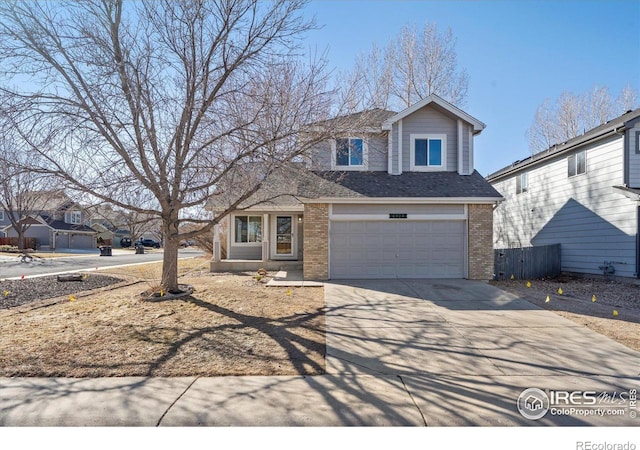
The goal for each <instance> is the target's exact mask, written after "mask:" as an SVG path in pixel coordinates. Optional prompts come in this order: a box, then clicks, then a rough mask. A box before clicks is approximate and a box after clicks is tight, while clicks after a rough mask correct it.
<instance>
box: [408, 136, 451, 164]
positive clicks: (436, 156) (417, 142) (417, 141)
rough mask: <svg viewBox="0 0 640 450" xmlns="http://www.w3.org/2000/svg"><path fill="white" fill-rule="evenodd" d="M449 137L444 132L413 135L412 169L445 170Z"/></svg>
mask: <svg viewBox="0 0 640 450" xmlns="http://www.w3.org/2000/svg"><path fill="white" fill-rule="evenodd" d="M446 148H447V138H446V136H445V135H443V134H412V135H411V149H410V151H411V170H413V171H418V172H420V171H431V170H445V168H446V159H447V152H446Z"/></svg>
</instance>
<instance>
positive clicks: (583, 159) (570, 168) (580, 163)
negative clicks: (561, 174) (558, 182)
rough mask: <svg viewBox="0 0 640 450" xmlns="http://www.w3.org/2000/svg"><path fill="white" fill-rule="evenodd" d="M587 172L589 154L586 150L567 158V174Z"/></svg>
mask: <svg viewBox="0 0 640 450" xmlns="http://www.w3.org/2000/svg"><path fill="white" fill-rule="evenodd" d="M586 172H587V154H586V152H585V151H584V150H582V151H581V152H578V153H576V154H574V155H571V156H569V157H568V158H567V174H568V176H570V177H573V176H575V175H580V174H581V173H586Z"/></svg>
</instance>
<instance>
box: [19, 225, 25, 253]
mask: <svg viewBox="0 0 640 450" xmlns="http://www.w3.org/2000/svg"><path fill="white" fill-rule="evenodd" d="M17 231H18V250H24V247H25V246H24V230H23V229H22V227H21V226H20V227H18V230H17Z"/></svg>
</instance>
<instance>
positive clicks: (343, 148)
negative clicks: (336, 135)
mask: <svg viewBox="0 0 640 450" xmlns="http://www.w3.org/2000/svg"><path fill="white" fill-rule="evenodd" d="M332 159H333V162H334V168H335V169H348V168H364V167H365V165H366V164H365V159H366V143H365V141H364V139H362V138H340V139H336V140H335V149H334V154H333V158H332Z"/></svg>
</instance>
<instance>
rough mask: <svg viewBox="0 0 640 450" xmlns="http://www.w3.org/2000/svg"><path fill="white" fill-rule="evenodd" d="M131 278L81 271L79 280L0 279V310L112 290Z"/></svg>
mask: <svg viewBox="0 0 640 450" xmlns="http://www.w3.org/2000/svg"><path fill="white" fill-rule="evenodd" d="M138 282H139V281H137V280H135V281H134V279H133V278H129V279H127V278H123V277H115V276H109V275H98V274H85V276H84V277H83V280H82V281H58V278H57V276H55V275H54V276H45V277H38V278H26V279H24V280H8V281H7V280H5V281H2V282H0V310H3V309H19V310H20V311H25V310H29V309H33V308H38V307H43V306H49V305H53V304H56V303H60V302H61V301H69V300H70V299H69V296H70V295H73V296H74V297H75V298H82V297H84V296H86V295H89V294H90V293H92V292H101V291H103V290H111V289H116V288H119V287H122V286H127V285H130V284H135V283H138Z"/></svg>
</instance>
